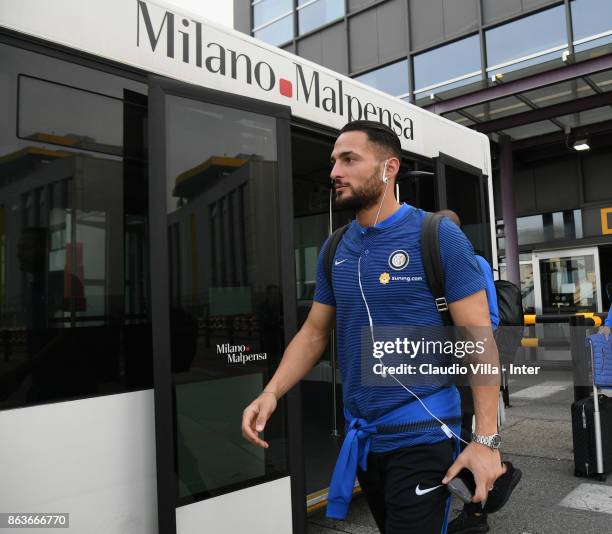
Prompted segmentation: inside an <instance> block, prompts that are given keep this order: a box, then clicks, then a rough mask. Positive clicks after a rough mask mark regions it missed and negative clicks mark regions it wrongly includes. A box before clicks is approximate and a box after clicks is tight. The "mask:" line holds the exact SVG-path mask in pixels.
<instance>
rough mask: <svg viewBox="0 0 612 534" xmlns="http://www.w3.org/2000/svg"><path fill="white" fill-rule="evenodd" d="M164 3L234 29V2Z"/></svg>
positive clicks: (177, 0) (175, 0) (174, 0)
mask: <svg viewBox="0 0 612 534" xmlns="http://www.w3.org/2000/svg"><path fill="white" fill-rule="evenodd" d="M164 3H166V4H173V5H175V6H177V7H178V8H184V9H186V10H188V11H191V12H193V13H195V14H196V15H201V16H202V17H203V18H205V19H208V20H210V21H212V22H217V23H219V24H223V25H224V26H228V27H230V28H233V27H234V2H233V0H164Z"/></svg>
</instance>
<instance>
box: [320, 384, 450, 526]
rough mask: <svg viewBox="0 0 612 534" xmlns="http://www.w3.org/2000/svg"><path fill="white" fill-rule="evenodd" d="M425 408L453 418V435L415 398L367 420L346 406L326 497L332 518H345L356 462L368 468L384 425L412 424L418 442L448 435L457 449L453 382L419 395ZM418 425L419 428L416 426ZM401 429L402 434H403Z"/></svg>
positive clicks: (443, 416)
mask: <svg viewBox="0 0 612 534" xmlns="http://www.w3.org/2000/svg"><path fill="white" fill-rule="evenodd" d="M421 400H422V401H423V402H424V403H425V405H426V406H427V408H428V410H429V411H431V412H432V413H433V414H435V416H436V417H438V418H439V419H441V420H442V421H455V423H454V424H448V425H445V426H447V427H448V428H450V429H451V430H452V432H454V436H453V435H452V434H451V433H450V432H448V431H447V430H445V429H443V428H442V425H440V424H439V423H438V422H437V421H436V420H434V419H432V417H431V415H429V413H427V411H426V410H425V408H423V405H422V404H421V403H420V402H419V401H418V400H416V399H414V400H412V401H411V402H408V403H406V404H404V405H402V406H400V407H399V408H396V409H395V410H393V411H391V412H389V413H386V414H384V415H382V416H381V417H379V418H378V419H376V420H375V421H370V422H368V421H366V420H365V419H360V418H358V417H352V416H351V414H350V413H348V411H347V410H346V408H345V411H344V415H345V417H346V420H347V432H346V436H345V438H344V442H343V443H342V448H341V449H340V454H339V455H338V460H337V461H336V467H335V468H334V473H333V475H332V480H331V484H330V487H329V495H328V499H327V517H330V518H333V519H344V518H345V517H346V515H347V513H348V507H349V504H350V503H351V499H352V497H353V488H354V485H355V477H356V475H357V466H358V465H359V466H360V467H361V469H362V470H364V471H365V470H366V469H367V460H368V453H369V452H370V444H371V441H372V438H373V436H374V435H376V434H377V433H378V432H379V430H378V427H381V426H383V425H398V424H401V425H410V424H411V423H414V424H415V428H418V430H415V431H414V432H413V433H414V434H415V436H417V439H418V438H420V443H432V444H433V443H438V442H440V441H443V440H445V439H448V438H450V437H451V436H452V437H453V438H454V439H455V441H456V444H457V452H458V450H459V439H458V438H457V436H459V434H460V433H461V421H460V417H461V406H460V401H459V392H458V391H457V388H456V387H455V386H451V387H447V388H443V389H441V390H439V391H437V392H435V393H433V394H431V395H428V396H427V397H423V398H422V399H421ZM423 421H431V422H432V428H431V430H430V431H428V432H423V430H422V425H417V424H416V423H420V422H423ZM419 427H421V428H419ZM406 433H407V432H404V433H403V434H406Z"/></svg>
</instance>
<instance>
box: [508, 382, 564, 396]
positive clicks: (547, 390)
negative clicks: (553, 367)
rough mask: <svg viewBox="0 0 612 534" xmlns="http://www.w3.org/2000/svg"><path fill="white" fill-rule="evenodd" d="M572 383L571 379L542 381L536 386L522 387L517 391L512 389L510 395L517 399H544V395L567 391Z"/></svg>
mask: <svg viewBox="0 0 612 534" xmlns="http://www.w3.org/2000/svg"><path fill="white" fill-rule="evenodd" d="M571 384H572V383H571V382H569V381H563V382H553V381H550V382H542V383H541V384H537V385H535V386H529V387H527V388H524V389H520V390H519V391H517V392H516V393H513V392H512V391H511V392H510V396H511V397H512V398H515V399H542V398H544V397H549V396H551V395H554V394H555V393H559V391H565V390H566V389H567V388H568V387H570V386H571Z"/></svg>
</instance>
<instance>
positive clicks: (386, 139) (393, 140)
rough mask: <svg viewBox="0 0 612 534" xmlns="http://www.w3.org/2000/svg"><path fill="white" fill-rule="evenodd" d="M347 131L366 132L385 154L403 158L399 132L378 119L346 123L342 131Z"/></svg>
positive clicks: (371, 141)
mask: <svg viewBox="0 0 612 534" xmlns="http://www.w3.org/2000/svg"><path fill="white" fill-rule="evenodd" d="M345 132H364V133H365V134H366V135H367V136H368V141H370V143H374V144H375V145H376V146H377V147H378V148H379V149H380V150H382V151H384V152H385V156H391V157H396V158H397V159H399V160H400V161H401V159H402V145H401V143H400V140H399V137H398V136H397V134H396V133H395V132H394V131H393V130H392V129H391V128H389V127H388V126H387V125H385V124H383V123H382V122H376V121H364V120H359V121H352V122H348V123H346V124H345V125H344V127H343V128H342V130H340V133H341V134H343V133H345Z"/></svg>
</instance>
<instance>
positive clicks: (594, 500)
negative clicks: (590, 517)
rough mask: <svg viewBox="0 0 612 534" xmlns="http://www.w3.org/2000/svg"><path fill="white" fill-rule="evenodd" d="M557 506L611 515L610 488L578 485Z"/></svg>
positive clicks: (611, 495) (597, 485) (611, 493)
mask: <svg viewBox="0 0 612 534" xmlns="http://www.w3.org/2000/svg"><path fill="white" fill-rule="evenodd" d="M559 505H560V506H566V507H567V508H577V509H578V510H588V511H589V512H603V513H606V514H612V486H604V485H602V484H580V486H578V487H577V488H576V489H575V490H573V491H572V492H571V493H569V494H568V495H567V496H566V497H565V498H564V499H563V500H562V501H561V502H560V503H559Z"/></svg>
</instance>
